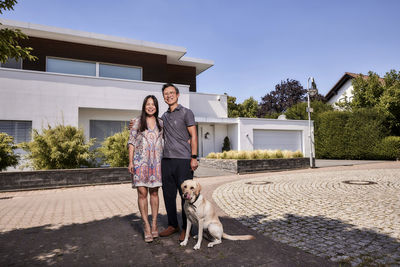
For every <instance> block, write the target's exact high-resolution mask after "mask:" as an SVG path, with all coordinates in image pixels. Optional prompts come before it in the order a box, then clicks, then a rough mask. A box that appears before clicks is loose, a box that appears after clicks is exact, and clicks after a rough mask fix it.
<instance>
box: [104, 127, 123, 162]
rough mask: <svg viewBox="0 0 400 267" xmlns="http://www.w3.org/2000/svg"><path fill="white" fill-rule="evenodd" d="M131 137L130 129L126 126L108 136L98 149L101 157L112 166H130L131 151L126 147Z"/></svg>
mask: <svg viewBox="0 0 400 267" xmlns="http://www.w3.org/2000/svg"><path fill="white" fill-rule="evenodd" d="M128 139H129V130H128V129H127V128H126V129H124V130H123V131H122V132H120V133H116V134H114V135H112V136H109V137H107V138H106V140H105V141H104V142H103V143H102V144H101V147H100V148H99V149H98V152H99V153H100V157H101V158H102V159H103V160H104V162H106V163H108V164H110V166H111V167H128V165H129V153H128V149H127V147H126V144H127V143H128Z"/></svg>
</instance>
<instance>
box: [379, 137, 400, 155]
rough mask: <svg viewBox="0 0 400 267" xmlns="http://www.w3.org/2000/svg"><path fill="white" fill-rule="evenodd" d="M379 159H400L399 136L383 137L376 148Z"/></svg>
mask: <svg viewBox="0 0 400 267" xmlns="http://www.w3.org/2000/svg"><path fill="white" fill-rule="evenodd" d="M377 154H378V155H379V159H400V136H388V137H385V138H384V139H383V140H382V141H381V143H380V146H379V148H378V151H377Z"/></svg>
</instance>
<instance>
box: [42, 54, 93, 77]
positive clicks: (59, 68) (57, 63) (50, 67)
mask: <svg viewBox="0 0 400 267" xmlns="http://www.w3.org/2000/svg"><path fill="white" fill-rule="evenodd" d="M46 70H47V71H48V72H57V73H66V74H78V75H86V76H96V63H92V62H85V61H77V60H66V59H58V58H47V65H46Z"/></svg>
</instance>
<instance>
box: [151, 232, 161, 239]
mask: <svg viewBox="0 0 400 267" xmlns="http://www.w3.org/2000/svg"><path fill="white" fill-rule="evenodd" d="M151 235H152V236H153V238H157V237H159V236H160V235H159V234H158V230H156V231H151Z"/></svg>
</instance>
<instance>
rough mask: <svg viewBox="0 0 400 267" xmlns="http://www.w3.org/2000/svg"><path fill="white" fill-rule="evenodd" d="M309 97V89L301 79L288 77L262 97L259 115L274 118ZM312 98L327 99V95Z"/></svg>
mask: <svg viewBox="0 0 400 267" xmlns="http://www.w3.org/2000/svg"><path fill="white" fill-rule="evenodd" d="M306 97H307V89H304V87H303V86H302V85H301V84H300V82H299V81H297V80H293V79H286V81H281V83H280V84H277V85H275V90H274V91H271V92H270V93H269V94H266V95H265V96H264V97H262V98H261V102H260V109H259V111H258V114H257V116H258V117H260V118H274V117H277V116H278V114H280V113H283V112H285V111H286V110H287V109H288V108H290V107H292V106H293V105H295V104H297V103H301V102H304V101H305V100H306ZM311 100H318V101H322V102H324V101H325V97H324V96H322V95H320V94H316V95H315V96H313V97H311Z"/></svg>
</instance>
